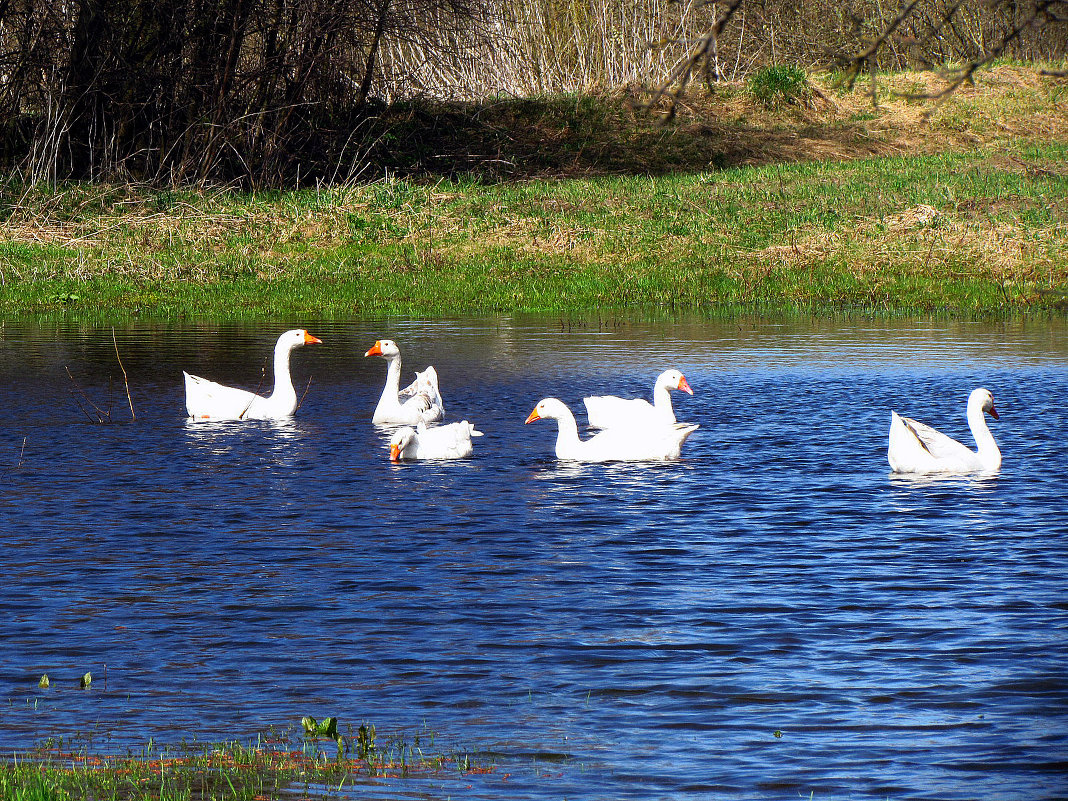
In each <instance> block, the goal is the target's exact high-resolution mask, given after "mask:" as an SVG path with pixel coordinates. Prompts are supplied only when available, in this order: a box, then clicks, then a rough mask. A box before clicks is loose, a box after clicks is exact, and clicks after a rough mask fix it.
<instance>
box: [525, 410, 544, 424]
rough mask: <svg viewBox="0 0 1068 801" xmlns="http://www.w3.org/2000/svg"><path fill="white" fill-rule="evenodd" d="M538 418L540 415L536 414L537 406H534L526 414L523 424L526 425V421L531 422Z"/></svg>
mask: <svg viewBox="0 0 1068 801" xmlns="http://www.w3.org/2000/svg"><path fill="white" fill-rule="evenodd" d="M540 419H541V415H540V414H538V409H537V407H535V408H534V411H532V412H531V413H530V414H529V415H527V419H526V420H524V421H523V425H526V424H527V423H533V422H534V421H535V420H540Z"/></svg>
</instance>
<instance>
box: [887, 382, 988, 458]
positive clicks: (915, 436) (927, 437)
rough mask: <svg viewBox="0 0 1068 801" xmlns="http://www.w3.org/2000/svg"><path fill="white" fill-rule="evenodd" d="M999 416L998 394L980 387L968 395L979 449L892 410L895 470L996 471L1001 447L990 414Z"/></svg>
mask: <svg viewBox="0 0 1068 801" xmlns="http://www.w3.org/2000/svg"><path fill="white" fill-rule="evenodd" d="M984 413H988V414H989V415H990V416H991V417H993V418H994V419H995V420H997V419H998V413H997V410H996V409H995V408H994V397H993V395H991V394H990V391H989V390H987V389H984V388H983V387H980V388H979V389H976V390H973V391H972V393H971V394H970V395H969V396H968V427H969V428H970V429H971V431H972V436H973V437H974V438H975V444H976V450H974V451H973V450H972V449H971V448H969V447H967V446H966V445H963V444H962V443H960V442H957V441H956V440H955V439H952V438H951V437H947V436H946V435H945V434H943V433H942V432H940V431H938V430H936V429H934V428H931V426H929V425H924V424H923V423H920V422H918V421H916V420H913V419H912V418H910V417H901V416H900V415H898V413H897V412H894V411H891V412H890V437H889V444H888V446H887V451H886V456H887V460H888V461H889V462H890V467H891V469H893V471H894V472H895V473H974V472H993V471H996V470H998V469H999V468H1000V467H1001V450H1000V449H999V448H998V444H997V443H996V442H995V441H994V435H993V434H991V433H990V427H989V426H988V425H987V422H986V416H985V414H984Z"/></svg>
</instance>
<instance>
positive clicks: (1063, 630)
mask: <svg viewBox="0 0 1068 801" xmlns="http://www.w3.org/2000/svg"><path fill="white" fill-rule="evenodd" d="M301 324H303V325H305V326H306V327H307V328H308V329H309V330H310V331H311V332H312V333H313V334H315V335H317V336H319V337H320V338H322V339H323V341H324V343H325V344H324V345H323V346H321V347H319V346H310V347H305V348H303V349H301V350H299V351H297V352H296V353H295V354H294V357H293V374H294V382H295V384H296V385H297V386H298V393H299V392H303V390H304V387H305V386H306V385H307V382H308V380H309V378H310V379H311V384H310V388H309V389H308V391H307V396H306V398H305V400H304V403H303V405H302V406H301V408H300V409H299V411H298V412H297V416H296V418H295V419H294V420H293V421H292V422H286V423H260V422H247V423H229V424H202V423H201V424H193V423H188V422H186V420H185V419H184V398H183V387H182V375H181V371H182V370H183V369H185V370H188V371H189V372H192V373H195V374H198V375H201V376H204V377H206V378H210V379H213V380H217V381H221V382H223V383H228V384H232V385H237V386H243V387H246V388H248V389H255V388H256V387H257V386H258V385H260V384H261V383H262V368H263V365H264V361H265V359H266V358H267V356H268V355H269V353H270V351H271V348H272V347H273V344H274V340H275V338H276V337H277V335H278V334H279V333H280V332H281V331H282V330H284V329H285V328H288V327H293V324H292V323H290V324H285V325H278V326H274V327H270V326H260V325H255V326H247V327H242V326H232V325H227V326H222V327H220V326H213V325H211V324H192V323H190V324H185V325H173V326H152V325H148V324H145V325H140V326H139V325H137V324H133V325H128V326H125V327H122V328H118V329H116V331H115V336H116V341H117V345H118V351H119V353H120V354H121V356H122V363H123V366H124V367H125V370H126V372H127V375H128V379H129V385H130V389H131V395H132V401H133V405H134V409H135V411H136V414H137V420H136V421H134V422H131V421H130V413H129V408H128V406H127V399H126V395H125V391H124V389H123V384H122V379H123V376H122V371H121V370H120V368H119V365H118V362H117V360H116V354H115V350H116V347H115V343H113V341H112V329H111V328H104V327H94V326H84V327H80V326H78V325H75V324H70V323H54V324H51V325H40V324H28V323H27V324H21V323H11V322H9V323H7V324H5V325H4V326H3V327H2V328H0V403H2V404H3V406H4V409H5V414H4V421H3V423H2V425H0V569H2V577H3V578H2V584H0V621H2V623H0V626H2V629H0V630H2V637H0V748H2V749H5V750H7V751H8V752H14V751H20V750H25V749H28V748H30V747H32V746H33V745H35V744H39V743H40V742H41V741H42V740H44V739H45V738H48V737H61V736H62V737H74V736H79V737H84V736H86V735H92V736H94V737H96V738H98V739H100V740H101V741H106V742H107V743H108V744H109V745H108V747H110V748H113V749H117V748H122V747H126V746H129V747H131V748H133V749H135V750H137V749H139V748H140V747H141V746H143V745H144V744H145V743H146V742H147V741H148V740H149V738H150V737H151V738H154V740H155V741H156V742H177V741H179V740H181V739H182V738H187V739H192V738H194V737H195V738H196V739H197V740H198V741H208V742H214V741H222V740H234V739H236V740H244V741H248V740H249V739H250V738H251V739H253V740H254V739H255V737H256V736H257V734H258V733H260V732H263V731H265V730H266V729H268V728H269V727H271V726H277V727H287V726H296V725H298V724H299V720H300V718H301V717H302V716H304V715H313V716H316V717H318V718H323V717H326V716H328V715H332V716H336V717H338V718H339V719H340V720H341V722H342V725H343V727H344V726H345V725H347V724H351V725H353V726H358V725H359V724H360V723H363V722H369V723H373V724H374V725H375V726H376V727H377V729H378V730H379V732H380V733H386V732H391V731H392V732H417V731H427V730H429V731H432V732H435V734H436V738H437V742H438V744H439V746H438V747H439V748H442V749H444V748H448V747H456V748H458V749H466V750H468V751H469V752H471V753H473V754H479V753H481V754H483V757H482V758H483V760H484V761H491V762H492V763H493V764H494V765H495V766H496V767H495V769H494V770H493V772H492V773H489V774H488V775H480V776H464V777H462V778H456V777H441V778H430V779H418V780H395V781H393V782H389V783H388V785H387V786H385V787H382V786H377V787H372V786H367V787H364V788H362V790H361V791H359V792H356V795H357V796H360V795H361V793H362V797H368V798H372V797H374V798H378V797H382V798H385V797H389V798H409V797H410V798H446V797H451V798H466V799H505V798H507V799H563V798H588V799H606V798H617V799H618V798H635V799H659V798H678V799H708V798H716V799H777V798H781V799H796V798H798V797H799V796H800V797H803V798H809V797H812V798H815V799H826V798H873V799H875V798H877V799H886V798H889V799H928V798H929V799H976V798H990V799H995V798H996V799H1028V801H1033V800H1034V799H1055V798H1068V778H1066V776H1068V591H1066V588H1068V513H1066V505H1068V504H1066V486H1068V412H1066V410H1065V402H1064V399H1065V398H1066V397H1068V326H1066V324H1065V321H1064V320H1053V321H1027V322H1005V323H981V322H945V321H936V322H931V321H890V322H888V321H872V320H849V319H843V320H836V321H830V322H828V321H815V320H811V321H810V320H796V321H790V322H781V321H779V322H775V321H767V320H759V319H752V320H732V321H675V322H654V323H640V322H622V323H620V322H616V323H612V324H607V325H606V324H599V323H597V322H596V321H593V322H590V323H588V324H585V325H582V324H574V323H567V322H561V320H559V319H556V318H514V319H512V318H509V319H499V320H498V319H485V320H483V319H479V320H460V321H435V322H422V321H392V322H390V323H388V324H386V323H381V322H365V321H352V322H339V321H329V322H319V323H317V322H315V321H306V322H302V323H301ZM387 336H388V337H390V338H392V339H395V340H396V341H397V342H398V344H399V345H400V347H401V350H402V353H403V355H404V378H405V380H410V379H411V377H412V376H413V374H414V371H415V370H416V369H422V368H423V367H425V366H426V365H427V364H433V365H434V366H435V367H436V368H437V370H438V373H439V376H440V383H441V389H442V394H443V395H444V399H445V404H446V412H447V416H446V422H448V421H453V420H459V419H469V420H471V421H473V422H475V423H476V424H477V426H478V428H479V429H480V430H482V431H484V432H485V433H486V436H484V437H482V438H480V439H479V440H477V441H476V444H475V454H474V456H473V457H472V458H470V459H467V460H460V461H453V462H440V463H416V464H401V465H395V464H391V463H390V462H389V459H388V453H387V450H386V447H385V442H386V438H387V434H386V432H384V431H383V430H380V429H378V428H376V427H375V426H373V425H372V424H371V422H370V416H371V412H372V411H373V408H374V405H375V402H376V400H377V397H378V395H379V392H380V391H381V386H382V382H383V380H384V377H385V364H384V363H383V362H382V360H380V359H377V358H366V359H365V358H364V357H363V352H364V351H365V350H366V349H367V348H368V347H369V346H370V345H371V344H372V343H373V342H374V341H375V339H377V338H379V337H387ZM667 367H677V368H679V369H680V370H682V371H683V372H684V373H685V374H686V377H687V379H688V380H689V382H690V384H691V385H692V387H693V389H694V396H693V397H692V398H691V397H688V396H680V395H678V394H676V395H675V396H674V398H675V408H676V412H677V414H678V418H679V420H681V421H685V422H696V423H700V424H701V428H700V429H699V430H698V432H697V433H696V434H694V435H693V436H692V437H691V438H690V440H689V441H688V442H687V444H686V447H685V448H684V450H683V459H682V460H681V461H679V462H676V463H664V464H607V465H585V466H583V465H576V464H571V463H563V462H558V461H557V460H556V459H555V457H554V456H553V442H554V438H555V424H554V423H552V422H551V421H541V422H537V423H533V424H531V425H524V424H523V421H524V419H525V418H526V416H527V414H528V413H529V412H530V410H531V409H532V408H533V406H534V404H535V403H536V402H537V401H538V400H539V399H541V398H542V397H545V396H550V395H552V396H556V397H559V398H561V399H562V400H564V401H565V402H566V403H567V404H568V405H569V406H571V408H572V409H573V410H574V411H575V412H576V413H577V416H578V417H579V421H580V426H581V423H582V421H583V419H584V414H583V413H582V412H583V409H582V405H581V398H582V397H583V395H588V394H604V393H612V394H620V395H630V396H643V397H649V395H650V391H651V388H652V384H653V381H654V379H655V377H656V375H657V374H658V373H659V372H660V371H661V370H663V369H666V368H667ZM68 370H69V375H68V372H67V371H68ZM268 383H269V379H268ZM980 385H982V386H986V387H987V388H989V389H990V390H991V391H992V392H993V395H994V399H995V403H996V406H997V409H998V411H999V413H1000V415H1001V418H1000V421H993V423H992V429H993V431H994V435H995V437H996V438H997V440H998V443H999V445H1000V446H1001V449H1002V452H1003V453H1004V457H1005V458H1004V465H1003V467H1002V470H1001V472H1000V474H999V475H997V476H996V477H993V478H969V477H950V478H928V479H917V478H903V477H896V476H892V475H891V474H890V471H889V466H888V464H887V462H886V436H887V430H888V426H889V418H890V410H891V409H892V408H893V409H895V410H897V411H899V412H901V413H905V414H909V415H910V416H913V417H916V418H918V419H920V420H923V421H924V422H927V423H930V424H932V425H935V426H937V427H938V428H940V429H941V430H943V431H944V432H946V433H948V434H950V435H951V436H954V437H956V438H958V439H962V440H963V441H965V442H966V443H968V444H969V445H972V441H971V438H970V435H969V434H968V431H967V426H966V423H965V420H964V407H965V401H966V398H967V395H968V393H969V391H970V390H972V389H973V388H975V387H976V386H980ZM81 393H84V395H83V394H81ZM86 399H90V400H92V401H93V402H94V403H96V404H97V406H100V407H101V408H102V409H104V410H105V411H107V410H108V409H110V413H111V418H112V421H113V422H111V423H110V424H98V423H96V422H92V421H90V420H89V419H88V417H87V416H86V414H84V413H83V411H81V410H80V407H85V404H86ZM105 665H106V673H107V680H106V686H105V682H104V681H103V677H104V670H105V668H104V666H105ZM86 671H92V672H93V675H94V681H93V684H92V685H91V687H90V688H89V689H88V690H84V691H83V690H80V689H79V688H78V677H80V676H81V675H82V674H83V673H84V672H86ZM43 673H47V674H48V675H49V676H50V678H51V679H52V682H53V684H52V687H51V688H50V689H47V690H40V689H38V687H37V680H38V679H39V678H40V676H41V674H43ZM446 744H449V745H446ZM430 750H433V749H430Z"/></svg>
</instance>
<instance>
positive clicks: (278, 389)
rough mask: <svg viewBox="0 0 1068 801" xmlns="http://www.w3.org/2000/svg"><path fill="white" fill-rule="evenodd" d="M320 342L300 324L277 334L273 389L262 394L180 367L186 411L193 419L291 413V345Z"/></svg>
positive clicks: (293, 400)
mask: <svg viewBox="0 0 1068 801" xmlns="http://www.w3.org/2000/svg"><path fill="white" fill-rule="evenodd" d="M322 343H323V341H322V340H321V339H319V338H318V337H313V336H312V335H311V334H309V333H308V332H307V331H305V330H304V329H302V328H298V329H294V330H293V331H286V332H285V333H284V334H282V335H281V336H280V337H278V342H277V343H276V344H275V346H274V391H273V392H272V393H271V394H270V395H268V396H267V397H266V398H265V397H263V396H262V395H257V394H255V393H253V392H248V391H247V390H244V389H237V388H235V387H227V386H224V385H222V384H216V383H215V382H214V381H208V380H207V379H206V378H200V377H199V376H195V375H190V374H189V373H186V372H184V371H183V372H182V375H184V376H185V409H186V412H188V413H189V416H190V417H192V418H193V419H194V420H275V419H278V418H282V417H290V416H292V414H293V412H295V411H296V409H297V393H296V390H294V389H293V379H292V378H291V377H290V375H289V354H290V353H292V351H293V349H294V348H299V347H301V346H303V345H321V344H322Z"/></svg>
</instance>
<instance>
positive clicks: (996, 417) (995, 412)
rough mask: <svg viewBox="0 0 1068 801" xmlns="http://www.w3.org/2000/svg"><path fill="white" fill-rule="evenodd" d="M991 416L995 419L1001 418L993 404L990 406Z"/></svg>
mask: <svg viewBox="0 0 1068 801" xmlns="http://www.w3.org/2000/svg"><path fill="white" fill-rule="evenodd" d="M990 416H991V417H993V418H994V419H995V420H1000V419H1001V418H1000V417H998V410H997V409H995V408H994V407H993V406H991V407H990Z"/></svg>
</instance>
